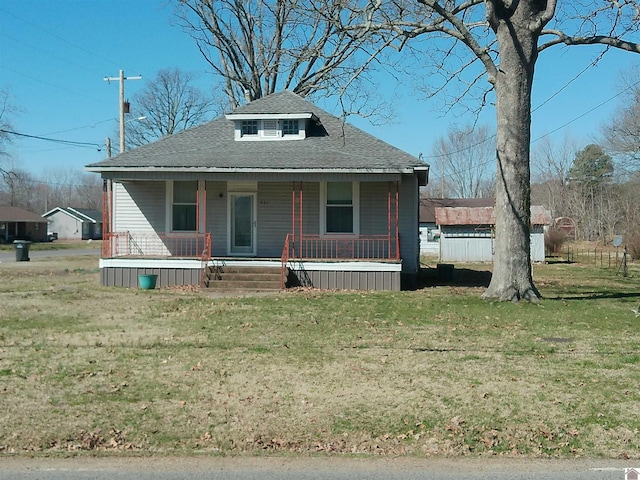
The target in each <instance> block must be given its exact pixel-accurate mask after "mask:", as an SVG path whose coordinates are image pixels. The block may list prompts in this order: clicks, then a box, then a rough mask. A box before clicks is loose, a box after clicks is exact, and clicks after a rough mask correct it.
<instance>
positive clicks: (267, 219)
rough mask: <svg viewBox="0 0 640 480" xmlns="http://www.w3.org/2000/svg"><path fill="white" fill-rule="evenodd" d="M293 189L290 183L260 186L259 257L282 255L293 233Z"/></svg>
mask: <svg viewBox="0 0 640 480" xmlns="http://www.w3.org/2000/svg"><path fill="white" fill-rule="evenodd" d="M291 188H292V184H291V183H290V182H260V183H259V184H258V215H257V220H258V257H276V258H277V257H280V255H282V248H283V247H284V240H285V237H286V235H287V234H288V233H290V232H291ZM303 205H304V201H303Z"/></svg>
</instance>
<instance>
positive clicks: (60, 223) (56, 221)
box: [42, 207, 102, 240]
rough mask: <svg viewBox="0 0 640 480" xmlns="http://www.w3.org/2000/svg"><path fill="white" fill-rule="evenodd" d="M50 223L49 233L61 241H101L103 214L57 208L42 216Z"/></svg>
mask: <svg viewBox="0 0 640 480" xmlns="http://www.w3.org/2000/svg"><path fill="white" fill-rule="evenodd" d="M42 216H43V217H44V218H46V219H47V220H48V222H49V227H48V233H49V236H50V237H51V238H57V239H59V240H99V239H101V238H102V213H101V212H99V211H98V210H89V209H85V208H72V207H66V208H65V207H56V208H54V209H52V210H49V211H48V212H47V213H45V214H44V215H42Z"/></svg>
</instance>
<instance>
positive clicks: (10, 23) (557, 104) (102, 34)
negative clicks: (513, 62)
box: [0, 0, 640, 176]
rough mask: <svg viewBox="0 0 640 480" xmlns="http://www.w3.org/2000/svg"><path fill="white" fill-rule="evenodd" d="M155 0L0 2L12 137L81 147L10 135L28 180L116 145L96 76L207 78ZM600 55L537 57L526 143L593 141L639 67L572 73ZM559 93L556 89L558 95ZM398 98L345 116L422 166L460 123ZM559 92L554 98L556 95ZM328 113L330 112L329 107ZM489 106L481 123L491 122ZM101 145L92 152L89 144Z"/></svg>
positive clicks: (113, 118) (111, 96)
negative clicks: (380, 109)
mask: <svg viewBox="0 0 640 480" xmlns="http://www.w3.org/2000/svg"><path fill="white" fill-rule="evenodd" d="M167 3H168V2H165V1H163V0H135V1H134V0H82V1H81V0H20V1H18V0H0V86H2V87H5V88H7V89H8V90H9V92H10V94H11V97H12V100H13V103H15V104H16V105H18V106H19V107H20V108H21V110H22V111H21V112H20V113H19V114H18V115H15V116H14V117H13V122H12V123H13V127H14V130H15V131H16V132H19V133H23V134H26V135H33V136H40V137H47V138H53V139H60V140H68V141H73V142H82V143H86V144H89V145H83V146H69V145H61V144H57V143H52V142H46V141H42V140H35V139H27V138H19V139H16V141H15V144H14V145H13V146H12V147H11V148H10V152H11V154H12V156H13V159H14V166H15V167H17V168H21V169H25V170H28V171H30V172H32V173H34V174H36V175H38V176H41V175H46V174H47V172H51V171H56V170H60V169H64V170H69V169H71V170H77V171H79V172H81V171H83V168H84V165H86V164H89V163H92V162H96V161H99V160H102V159H103V158H104V157H105V150H104V143H105V139H106V138H107V137H111V139H112V143H113V144H114V145H115V146H117V144H118V139H117V131H118V130H117V128H118V123H117V117H118V82H111V83H108V82H106V81H104V77H117V76H118V72H119V70H121V69H122V70H124V73H125V75H126V76H136V75H142V76H143V79H142V80H135V81H133V80H131V81H126V82H125V93H126V96H127V98H131V97H132V96H133V95H134V94H135V93H136V92H137V91H139V90H140V89H141V88H143V87H144V86H145V82H148V81H151V80H152V79H153V78H154V77H155V75H156V73H157V72H158V71H159V70H161V69H163V68H173V67H177V68H180V69H181V70H183V71H185V72H194V73H199V74H201V77H200V86H201V88H207V86H208V85H209V84H210V83H212V82H211V77H210V76H209V74H208V73H207V72H208V68H207V67H208V66H207V64H206V62H205V61H204V59H203V58H202V56H201V54H200V52H199V51H198V49H197V47H196V45H195V42H194V41H193V40H192V39H191V38H190V37H189V35H188V34H187V33H185V32H183V31H182V30H181V29H180V28H179V27H177V26H173V25H172V7H171V6H170V5H169V6H168V5H167ZM598 52H599V50H598V49H597V48H592V47H572V48H557V49H555V50H554V51H553V52H551V54H548V53H544V54H543V55H542V56H541V58H540V60H539V62H538V66H537V73H536V81H535V86H534V101H533V104H534V107H536V106H538V105H540V104H542V103H543V102H545V101H546V100H547V99H548V98H550V97H551V96H553V95H555V96H554V97H553V98H552V99H551V100H550V101H549V102H547V103H545V104H544V105H543V106H542V107H541V108H539V109H538V110H537V111H535V112H534V117H533V125H532V138H533V139H537V138H540V137H541V136H543V135H545V134H548V133H550V132H553V136H554V138H557V139H561V138H562V137H563V136H564V135H565V133H567V132H568V133H569V135H571V136H572V137H575V138H576V139H577V140H578V141H579V142H580V143H582V144H584V145H586V144H588V143H591V142H593V141H595V140H597V135H598V132H599V129H600V128H601V126H602V124H603V123H604V122H606V121H609V120H610V119H611V117H612V115H613V111H614V109H615V108H616V107H617V106H618V105H619V102H620V98H616V99H614V100H611V99H612V98H613V97H614V96H615V95H616V94H617V93H618V91H619V88H620V82H619V77H620V75H621V73H622V72H623V71H626V70H629V68H630V67H631V66H632V65H637V64H638V62H639V60H640V58H638V56H634V55H633V54H624V53H616V52H611V53H610V54H608V55H606V56H605V58H604V60H602V61H601V62H600V63H599V64H598V65H597V66H595V67H592V68H590V69H589V70H588V71H587V72H586V73H584V74H582V75H580V76H579V77H578V78H577V80H575V81H573V82H571V83H570V85H569V86H568V87H567V88H565V89H564V90H563V88H564V87H565V85H567V84H568V83H569V82H570V81H571V80H572V79H573V78H574V77H575V76H576V75H577V74H578V73H580V72H581V71H582V70H584V69H585V67H587V66H588V65H589V64H590V63H591V61H592V60H593V59H594V58H595V57H596V55H597V54H598ZM558 92H560V93H558ZM389 94H390V95H394V96H397V97H396V104H397V119H396V121H395V122H394V123H393V124H387V125H382V126H372V125H371V124H369V123H368V122H367V121H366V120H362V119H350V121H351V122H352V123H354V124H355V125H357V126H358V127H360V128H362V129H363V130H365V131H367V132H369V133H371V134H373V135H375V136H378V137H380V138H381V139H382V140H384V141H387V142H388V143H391V144H392V145H395V146H397V147H398V148H401V149H402V150H405V151H407V152H408V153H411V154H413V155H416V156H417V155H418V154H420V153H423V154H424V157H425V159H426V161H427V162H429V153H430V150H431V144H432V143H433V141H434V140H435V139H437V138H438V137H440V136H442V135H444V134H446V132H447V129H448V128H450V127H451V126H452V125H454V124H461V123H469V122H471V121H472V119H471V118H470V119H469V122H465V120H464V118H463V119H462V120H461V117H460V112H459V111H458V112H455V111H454V112H452V113H451V114H449V115H447V116H443V115H442V114H441V113H439V112H438V111H437V109H438V107H439V106H440V103H439V102H437V101H435V100H432V101H426V100H422V99H419V98H417V97H416V96H414V95H411V94H409V93H407V92H405V93H403V94H400V95H398V94H397V93H396V92H391V91H390V92H389ZM556 94H557V95H556ZM333 113H337V112H333ZM493 115H494V112H493V110H492V109H488V110H487V111H486V112H485V113H484V114H483V116H482V121H486V122H493ZM98 149H100V151H98Z"/></svg>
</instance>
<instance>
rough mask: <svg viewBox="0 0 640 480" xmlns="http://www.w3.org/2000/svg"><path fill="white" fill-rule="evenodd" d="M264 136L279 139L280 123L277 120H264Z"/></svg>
mask: <svg viewBox="0 0 640 480" xmlns="http://www.w3.org/2000/svg"><path fill="white" fill-rule="evenodd" d="M262 135H263V136H265V137H278V136H279V132H278V121H277V120H263V121H262Z"/></svg>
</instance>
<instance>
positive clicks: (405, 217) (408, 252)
mask: <svg viewBox="0 0 640 480" xmlns="http://www.w3.org/2000/svg"><path fill="white" fill-rule="evenodd" d="M418 190H419V187H418V179H417V178H416V177H415V176H413V175H403V176H402V182H401V183H400V254H401V255H402V273H403V274H417V273H418V268H419V266H420V236H419V235H420V232H419V222H418V208H419V203H420V201H419V200H420V196H419V191H418Z"/></svg>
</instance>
